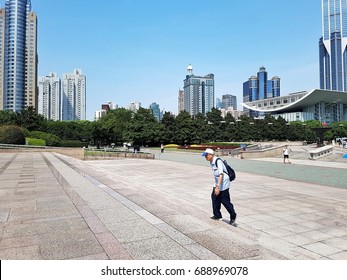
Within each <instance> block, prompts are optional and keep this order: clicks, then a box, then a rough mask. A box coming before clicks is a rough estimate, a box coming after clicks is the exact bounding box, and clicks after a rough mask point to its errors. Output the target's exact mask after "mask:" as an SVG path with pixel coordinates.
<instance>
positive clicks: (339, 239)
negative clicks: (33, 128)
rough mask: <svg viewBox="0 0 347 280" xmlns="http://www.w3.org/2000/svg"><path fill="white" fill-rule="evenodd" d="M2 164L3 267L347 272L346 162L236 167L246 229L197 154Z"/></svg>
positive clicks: (37, 156) (14, 158)
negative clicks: (331, 265) (258, 266)
mask: <svg viewBox="0 0 347 280" xmlns="http://www.w3.org/2000/svg"><path fill="white" fill-rule="evenodd" d="M156 153H157V154H156V159H155V160H146V159H116V160H90V161H81V160H78V159H75V158H71V157H68V156H64V155H61V154H58V153H49V152H42V153H39V152H38V153H2V154H0V259H3V260H4V259H10V260H13V259H34V260H40V259H54V260H56V259H98V260H107V259H121V260H128V259H129V260H131V259H135V260H153V259H159V260H167V259H174V260H183V259H188V260H198V259H203V260H210V259H211V260H218V259H241V260H286V259H290V260H306V259H310V260H318V259H332V260H339V259H340V260H341V259H342V260H347V189H346V188H347V162H346V163H343V162H342V163H341V162H318V161H309V160H304V159H292V164H283V163H282V159H281V158H271V159H258V160H242V159H237V158H230V159H228V162H229V163H230V164H231V165H232V166H234V167H235V170H236V172H237V179H236V181H235V182H233V183H232V186H231V196H232V202H233V203H234V206H235V209H236V211H237V214H238V217H237V226H230V225H229V224H228V222H229V217H228V215H227V213H226V211H225V209H224V208H223V207H222V214H223V215H224V217H223V221H214V220H211V219H210V216H211V215H212V213H211V199H210V194H211V191H212V184H213V177H212V172H211V170H210V167H209V164H208V162H206V160H205V159H204V158H202V157H201V156H200V154H189V153H167V152H165V153H163V154H160V153H158V152H156Z"/></svg>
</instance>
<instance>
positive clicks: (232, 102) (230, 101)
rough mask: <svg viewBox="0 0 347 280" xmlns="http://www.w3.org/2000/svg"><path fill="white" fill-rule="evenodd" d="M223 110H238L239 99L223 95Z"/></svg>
mask: <svg viewBox="0 0 347 280" xmlns="http://www.w3.org/2000/svg"><path fill="white" fill-rule="evenodd" d="M221 108H223V109H228V108H233V110H235V111H236V110H237V99H236V96H235V95H231V94H224V95H222V106H221Z"/></svg>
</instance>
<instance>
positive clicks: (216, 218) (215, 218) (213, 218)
mask: <svg viewBox="0 0 347 280" xmlns="http://www.w3.org/2000/svg"><path fill="white" fill-rule="evenodd" d="M211 219H212V220H216V221H221V220H222V217H220V218H218V217H216V216H212V217H211Z"/></svg>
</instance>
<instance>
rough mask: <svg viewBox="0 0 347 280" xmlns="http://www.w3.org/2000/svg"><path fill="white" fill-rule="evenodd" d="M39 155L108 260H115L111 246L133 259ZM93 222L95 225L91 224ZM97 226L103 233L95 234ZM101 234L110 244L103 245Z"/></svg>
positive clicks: (45, 158)
mask: <svg viewBox="0 0 347 280" xmlns="http://www.w3.org/2000/svg"><path fill="white" fill-rule="evenodd" d="M41 155H42V157H43V159H44V161H45V162H46V164H47V166H48V167H49V168H50V170H51V171H52V173H53V175H54V176H55V177H56V178H57V180H58V182H59V184H60V185H61V186H62V188H63V189H64V191H65V193H66V194H67V196H68V197H69V198H70V199H71V201H72V203H73V204H74V205H75V207H76V209H77V211H78V212H79V213H80V215H81V217H82V218H83V220H84V221H85V222H86V224H87V225H88V227H89V228H90V230H91V231H92V232H93V234H94V236H95V238H96V239H97V240H98V242H99V244H100V245H101V247H102V248H103V250H104V252H105V253H106V255H107V256H108V258H109V259H115V258H112V256H114V253H113V252H112V251H110V250H109V246H110V245H111V246H110V247H111V248H112V247H113V246H112V245H114V247H118V248H119V247H120V246H121V248H122V251H123V252H122V253H121V256H124V252H126V254H127V255H129V257H130V258H131V259H133V258H132V257H131V255H130V254H129V253H128V251H127V250H126V249H125V248H124V247H123V246H122V244H121V243H120V242H119V241H118V239H117V238H116V237H115V236H114V235H113V234H112V233H111V232H110V231H109V230H108V228H107V227H106V225H105V224H104V223H103V222H102V221H100V219H99V218H98V217H97V215H96V214H95V212H94V211H93V210H92V209H91V208H90V207H89V206H88V205H87V203H86V202H85V201H84V200H83V199H82V198H81V196H80V195H79V194H78V193H77V192H76V191H74V190H73V189H72V186H71V185H70V184H69V183H68V181H67V180H66V179H65V178H64V176H63V175H62V174H61V173H60V172H59V171H58V170H57V169H56V168H55V166H54V165H53V164H52V163H51V162H50V161H49V159H48V158H47V157H46V156H45V155H44V154H43V153H41ZM58 160H59V158H58ZM63 163H64V162H63ZM69 167H70V166H69ZM83 212H87V213H89V214H88V215H86V214H84V213H83ZM93 222H94V223H96V224H97V225H95V224H93ZM98 226H101V227H103V228H104V230H103V232H96V229H95V227H98ZM101 234H107V235H111V236H112V239H113V242H112V244H110V242H108V243H106V244H105V242H103V240H102V236H100V235H101ZM121 259H123V258H121Z"/></svg>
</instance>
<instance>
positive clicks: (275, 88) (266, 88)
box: [243, 66, 281, 116]
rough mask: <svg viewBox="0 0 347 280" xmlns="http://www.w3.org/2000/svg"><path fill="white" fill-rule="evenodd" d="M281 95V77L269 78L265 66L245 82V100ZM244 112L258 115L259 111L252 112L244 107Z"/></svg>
mask: <svg viewBox="0 0 347 280" xmlns="http://www.w3.org/2000/svg"><path fill="white" fill-rule="evenodd" d="M280 95H281V79H280V78H279V77H277V76H274V77H273V78H272V79H271V80H268V74H267V71H266V69H265V67H263V66H262V67H260V68H259V72H258V73H257V76H251V77H250V78H249V79H248V81H246V82H244V83H243V102H244V103H245V102H251V101H256V100H263V99H267V98H270V97H278V96H280ZM244 112H245V113H246V114H248V115H252V116H258V113H257V112H252V111H250V110H249V109H248V108H246V107H244Z"/></svg>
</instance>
